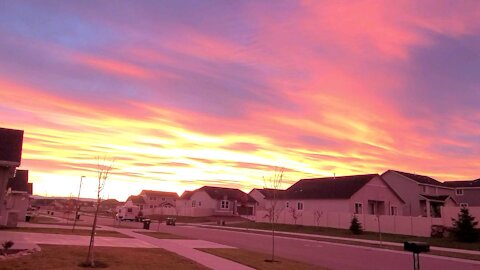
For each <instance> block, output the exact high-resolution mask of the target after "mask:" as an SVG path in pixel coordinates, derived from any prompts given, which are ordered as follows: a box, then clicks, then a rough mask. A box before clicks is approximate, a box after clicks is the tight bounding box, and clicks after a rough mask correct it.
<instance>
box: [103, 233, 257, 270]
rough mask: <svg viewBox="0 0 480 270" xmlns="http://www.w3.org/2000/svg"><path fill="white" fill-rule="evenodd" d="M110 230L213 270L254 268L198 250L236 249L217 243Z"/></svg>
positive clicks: (246, 269)
mask: <svg viewBox="0 0 480 270" xmlns="http://www.w3.org/2000/svg"><path fill="white" fill-rule="evenodd" d="M105 228H108V227H107V226H105ZM110 229H111V230H116V231H118V232H120V233H123V234H125V235H128V236H131V237H134V238H136V239H139V240H141V241H144V242H147V243H150V244H152V245H154V246H157V247H159V248H163V249H166V250H168V251H171V252H174V253H177V254H178V255H180V256H183V257H185V258H188V259H190V260H193V261H195V262H197V263H200V264H202V265H204V266H206V267H208V268H211V269H213V270H253V268H250V267H248V266H245V265H242V264H239V263H236V262H233V261H230V260H227V259H224V258H221V257H217V256H215V255H212V254H208V253H205V252H202V251H199V250H197V249H196V248H234V247H230V246H225V245H221V244H216V243H213V242H209V241H204V240H186V239H158V238H154V237H150V236H147V235H144V234H140V233H138V231H144V232H152V231H148V230H139V229H136V230H135V231H137V232H134V231H133V230H131V229H119V228H110Z"/></svg>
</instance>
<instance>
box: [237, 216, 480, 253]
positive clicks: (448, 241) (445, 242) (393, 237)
mask: <svg viewBox="0 0 480 270" xmlns="http://www.w3.org/2000/svg"><path fill="white" fill-rule="evenodd" d="M229 226H231V227H237V228H246V229H261V230H271V228H272V225H271V224H270V223H261V222H242V223H236V224H231V225H229ZM275 228H276V230H277V231H281V232H294V233H305V234H314V235H327V236H336V237H346V238H352V239H365V240H379V236H378V233H373V232H364V233H363V234H361V235H354V234H352V233H351V232H350V231H349V230H344V229H335V228H325V227H314V226H302V225H289V224H276V225H275ZM382 240H383V241H386V242H395V243H403V242H405V241H419V242H427V243H429V244H430V245H431V246H437V247H447V248H457V249H469V250H480V243H478V242H477V243H462V242H458V241H455V240H454V239H452V238H430V237H417V236H409V235H398V234H387V233H382Z"/></svg>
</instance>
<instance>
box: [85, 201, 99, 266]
mask: <svg viewBox="0 0 480 270" xmlns="http://www.w3.org/2000/svg"><path fill="white" fill-rule="evenodd" d="M99 209H100V200H97V209H96V210H95V216H94V218H93V227H92V233H91V234H90V245H89V246H88V257H87V264H88V265H89V266H90V267H95V259H94V256H93V247H94V244H95V233H96V231H97V217H98V210H99Z"/></svg>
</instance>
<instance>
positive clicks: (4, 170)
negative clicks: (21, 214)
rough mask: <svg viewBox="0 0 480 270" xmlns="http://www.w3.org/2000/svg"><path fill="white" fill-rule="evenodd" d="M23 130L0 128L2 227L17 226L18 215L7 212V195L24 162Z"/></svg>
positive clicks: (0, 204)
mask: <svg viewBox="0 0 480 270" xmlns="http://www.w3.org/2000/svg"><path fill="white" fill-rule="evenodd" d="M22 146H23V130H14V129H6V128H0V225H6V226H16V224H17V220H18V213H16V212H7V209H6V207H5V195H6V191H7V184H8V181H9V179H10V178H12V177H14V176H15V170H16V168H17V167H19V166H20V163H21V160H22Z"/></svg>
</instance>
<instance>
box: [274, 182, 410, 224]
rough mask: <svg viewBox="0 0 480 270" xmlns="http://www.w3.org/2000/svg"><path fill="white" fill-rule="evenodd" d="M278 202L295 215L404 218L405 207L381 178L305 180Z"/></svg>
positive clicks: (290, 189) (294, 186)
mask: <svg viewBox="0 0 480 270" xmlns="http://www.w3.org/2000/svg"><path fill="white" fill-rule="evenodd" d="M267 199H268V196H267ZM269 200H271V199H269ZM279 201H280V202H281V206H280V207H281V208H282V209H283V210H286V211H287V212H291V213H292V215H295V214H296V213H297V212H304V211H306V212H307V211H308V212H310V213H313V212H336V213H350V214H369V215H402V209H403V207H402V206H403V204H404V201H403V200H402V198H400V196H399V195H398V194H397V193H396V192H395V191H394V190H393V189H392V188H391V187H390V186H389V185H388V184H387V182H385V180H384V179H383V178H382V177H381V176H380V175H378V174H366V175H353V176H341V177H327V178H313V179H302V180H300V181H298V182H296V183H295V184H293V185H292V186H291V187H289V188H288V189H287V190H286V191H285V192H284V193H283V194H281V196H279Z"/></svg>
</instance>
